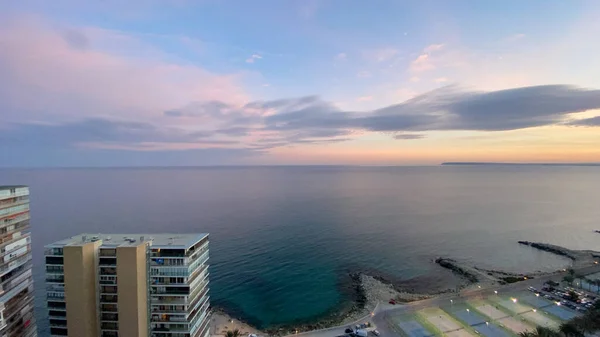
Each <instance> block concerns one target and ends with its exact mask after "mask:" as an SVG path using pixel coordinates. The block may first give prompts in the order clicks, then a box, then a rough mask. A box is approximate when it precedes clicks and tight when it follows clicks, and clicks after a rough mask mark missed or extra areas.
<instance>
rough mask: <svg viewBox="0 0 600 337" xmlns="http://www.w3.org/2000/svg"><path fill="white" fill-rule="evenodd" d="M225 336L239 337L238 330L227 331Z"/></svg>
mask: <svg viewBox="0 0 600 337" xmlns="http://www.w3.org/2000/svg"><path fill="white" fill-rule="evenodd" d="M225 336H226V337H240V336H241V333H240V330H238V329H234V330H229V331H227V334H226V335H225Z"/></svg>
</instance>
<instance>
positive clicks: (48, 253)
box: [44, 248, 63, 256]
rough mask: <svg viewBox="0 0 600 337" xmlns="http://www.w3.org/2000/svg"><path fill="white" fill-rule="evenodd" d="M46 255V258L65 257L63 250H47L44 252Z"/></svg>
mask: <svg viewBox="0 0 600 337" xmlns="http://www.w3.org/2000/svg"><path fill="white" fill-rule="evenodd" d="M44 255H46V256H63V249H62V248H46V249H45V250H44Z"/></svg>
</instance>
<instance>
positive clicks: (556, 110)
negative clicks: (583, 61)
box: [444, 85, 600, 131]
mask: <svg viewBox="0 0 600 337" xmlns="http://www.w3.org/2000/svg"><path fill="white" fill-rule="evenodd" d="M599 107H600V90H585V89H579V88H576V87H571V86H566V85H544V86H535V87H525V88H517V89H509V90H500V91H494V92H486V93H462V94H457V95H456V96H455V97H453V99H452V101H451V102H449V103H448V104H447V105H446V106H444V108H445V109H446V111H447V112H448V113H449V114H451V115H452V116H454V117H455V119H454V120H452V121H451V122H450V123H448V125H447V126H446V128H448V129H463V130H485V131H497V130H514V129H522V128H527V127H534V126H542V125H549V124H555V123H557V122H560V121H561V120H562V119H563V118H564V116H565V114H568V113H574V112H581V111H586V110H590V109H597V108H599Z"/></svg>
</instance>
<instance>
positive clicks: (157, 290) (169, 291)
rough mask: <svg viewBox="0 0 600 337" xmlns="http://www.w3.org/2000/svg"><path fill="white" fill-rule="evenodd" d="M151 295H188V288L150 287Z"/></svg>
mask: <svg viewBox="0 0 600 337" xmlns="http://www.w3.org/2000/svg"><path fill="white" fill-rule="evenodd" d="M150 293H151V294H152V295H159V294H160V295H188V294H189V293H190V287H188V286H187V285H182V286H168V287H165V286H152V289H151V291H150Z"/></svg>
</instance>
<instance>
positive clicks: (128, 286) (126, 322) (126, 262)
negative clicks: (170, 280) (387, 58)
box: [117, 243, 148, 337]
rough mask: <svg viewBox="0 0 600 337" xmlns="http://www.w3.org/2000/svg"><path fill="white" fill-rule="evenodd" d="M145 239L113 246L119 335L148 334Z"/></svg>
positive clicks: (139, 335) (136, 336)
mask: <svg viewBox="0 0 600 337" xmlns="http://www.w3.org/2000/svg"><path fill="white" fill-rule="evenodd" d="M147 277H148V271H147V262H146V243H140V244H139V245H138V246H134V247H117V296H118V310H119V336H127V337H130V336H131V337H146V336H148V279H147Z"/></svg>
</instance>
